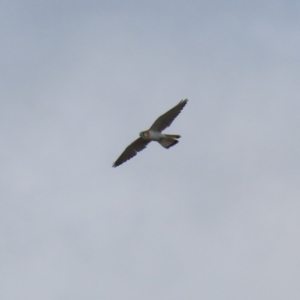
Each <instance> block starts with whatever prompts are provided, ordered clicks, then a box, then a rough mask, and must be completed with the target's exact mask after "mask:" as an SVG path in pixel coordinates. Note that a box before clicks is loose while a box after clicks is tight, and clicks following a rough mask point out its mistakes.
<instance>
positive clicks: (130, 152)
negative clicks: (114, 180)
mask: <svg viewBox="0 0 300 300" xmlns="http://www.w3.org/2000/svg"><path fill="white" fill-rule="evenodd" d="M150 142H151V141H147V140H144V139H142V138H138V139H136V140H135V141H134V142H133V143H131V144H130V145H129V146H128V147H127V148H126V149H125V150H124V152H123V153H122V154H121V155H120V157H119V158H118V159H117V160H116V161H115V162H114V164H113V167H114V168H115V167H117V166H119V165H121V164H122V163H124V162H125V161H126V160H128V159H130V158H132V157H134V156H136V154H137V153H138V152H140V151H142V150H143V149H145V148H146V147H147V145H148V144H149V143H150Z"/></svg>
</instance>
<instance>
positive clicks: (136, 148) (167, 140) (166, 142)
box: [113, 99, 188, 168]
mask: <svg viewBox="0 0 300 300" xmlns="http://www.w3.org/2000/svg"><path fill="white" fill-rule="evenodd" d="M187 101H188V99H184V100H181V101H180V102H179V103H178V104H177V105H176V106H174V107H173V108H171V109H170V110H168V111H167V112H166V113H164V114H163V115H161V116H160V117H158V118H157V119H156V121H155V122H154V123H153V124H152V126H151V127H150V128H149V129H148V130H146V131H142V132H140V137H139V138H138V139H136V140H135V141H134V142H133V143H131V144H130V145H129V146H128V147H127V148H126V149H125V150H124V152H123V153H122V154H121V155H120V157H119V158H118V159H117V160H116V161H115V162H114V164H113V167H114V168H115V167H117V166H119V165H121V164H122V163H124V162H125V161H127V160H128V159H130V158H132V157H134V156H135V155H136V154H137V153H138V152H140V151H142V150H143V149H145V148H146V147H147V145H148V144H149V143H150V142H151V141H156V142H158V143H160V144H161V145H162V146H163V147H164V148H166V149H169V148H170V147H172V146H174V145H176V144H177V143H178V140H177V139H179V138H180V135H178V134H165V133H162V131H163V130H165V129H166V128H167V127H169V126H170V125H171V124H172V122H173V121H174V119H175V118H176V117H177V116H178V115H179V114H180V112H181V110H182V109H183V108H184V107H185V105H186V104H187Z"/></svg>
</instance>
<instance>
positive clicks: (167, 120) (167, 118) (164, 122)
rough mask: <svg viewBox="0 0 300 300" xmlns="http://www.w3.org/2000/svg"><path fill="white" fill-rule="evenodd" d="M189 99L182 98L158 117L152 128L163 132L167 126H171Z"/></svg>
mask: <svg viewBox="0 0 300 300" xmlns="http://www.w3.org/2000/svg"><path fill="white" fill-rule="evenodd" d="M187 101H188V100H187V99H184V100H181V101H180V102H179V103H178V104H177V105H176V106H174V107H173V108H171V109H170V110H169V111H167V112H166V113H164V114H163V115H161V116H160V117H158V118H157V119H156V121H155V122H154V123H153V124H152V126H151V127H150V130H154V131H159V132H161V131H163V130H164V129H166V128H167V127H169V126H170V125H171V124H172V122H173V121H174V119H175V118H176V117H177V116H178V115H179V113H180V112H181V110H182V109H183V108H184V106H185V105H186V104H187Z"/></svg>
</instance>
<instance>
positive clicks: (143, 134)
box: [140, 131, 149, 139]
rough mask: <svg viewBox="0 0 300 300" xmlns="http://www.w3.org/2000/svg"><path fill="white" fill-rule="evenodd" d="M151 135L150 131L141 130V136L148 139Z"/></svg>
mask: <svg viewBox="0 0 300 300" xmlns="http://www.w3.org/2000/svg"><path fill="white" fill-rule="evenodd" d="M148 136H149V133H148V131H142V132H140V137H141V138H143V139H146V138H147V137H148Z"/></svg>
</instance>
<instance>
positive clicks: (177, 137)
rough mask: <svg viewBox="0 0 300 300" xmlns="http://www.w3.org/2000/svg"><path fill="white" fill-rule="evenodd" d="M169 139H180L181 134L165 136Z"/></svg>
mask: <svg viewBox="0 0 300 300" xmlns="http://www.w3.org/2000/svg"><path fill="white" fill-rule="evenodd" d="M165 136H167V137H168V138H173V139H179V138H180V135H179V134H165Z"/></svg>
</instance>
